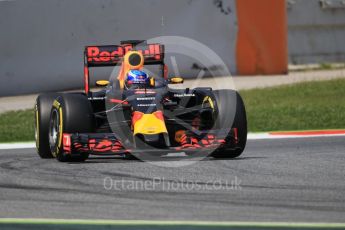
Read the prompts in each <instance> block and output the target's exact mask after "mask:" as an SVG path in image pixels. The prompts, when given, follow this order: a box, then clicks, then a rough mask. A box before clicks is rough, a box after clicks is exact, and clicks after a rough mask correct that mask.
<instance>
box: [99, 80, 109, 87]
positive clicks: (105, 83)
mask: <svg viewBox="0 0 345 230" xmlns="http://www.w3.org/2000/svg"><path fill="white" fill-rule="evenodd" d="M109 84H110V82H109V81H107V80H99V81H96V86H98V87H105V86H107V85H109Z"/></svg>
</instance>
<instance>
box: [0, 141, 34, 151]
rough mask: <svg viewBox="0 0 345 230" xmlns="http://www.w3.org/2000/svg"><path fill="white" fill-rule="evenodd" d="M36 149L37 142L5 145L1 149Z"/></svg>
mask: <svg viewBox="0 0 345 230" xmlns="http://www.w3.org/2000/svg"><path fill="white" fill-rule="evenodd" d="M31 148H36V144H35V142H21V143H3V144H0V149H31Z"/></svg>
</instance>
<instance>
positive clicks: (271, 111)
mask: <svg viewBox="0 0 345 230" xmlns="http://www.w3.org/2000/svg"><path fill="white" fill-rule="evenodd" d="M241 95H242V96H243V99H244V101H245V104H246V109H247V116H248V125H249V130H250V131H251V132H264V131H282V130H284V131H285V130H286V131H288V130H318V129H341V128H345V80H344V79H339V80H330V81H321V82H306V83H300V84H295V85H288V86H279V87H274V88H266V89H254V90H247V91H242V92H241Z"/></svg>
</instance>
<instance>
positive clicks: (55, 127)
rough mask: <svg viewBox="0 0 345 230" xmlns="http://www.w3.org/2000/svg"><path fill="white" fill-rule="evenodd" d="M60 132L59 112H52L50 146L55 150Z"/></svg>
mask: <svg viewBox="0 0 345 230" xmlns="http://www.w3.org/2000/svg"><path fill="white" fill-rule="evenodd" d="M59 130H60V117H59V113H58V111H57V110H55V109H54V110H53V111H52V116H51V121H50V126H49V145H50V148H51V149H52V150H53V149H54V148H55V146H56V143H57V141H58V135H59Z"/></svg>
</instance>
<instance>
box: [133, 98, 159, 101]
mask: <svg viewBox="0 0 345 230" xmlns="http://www.w3.org/2000/svg"><path fill="white" fill-rule="evenodd" d="M155 99H156V98H155V97H138V98H137V100H138V101H153V100H155Z"/></svg>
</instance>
